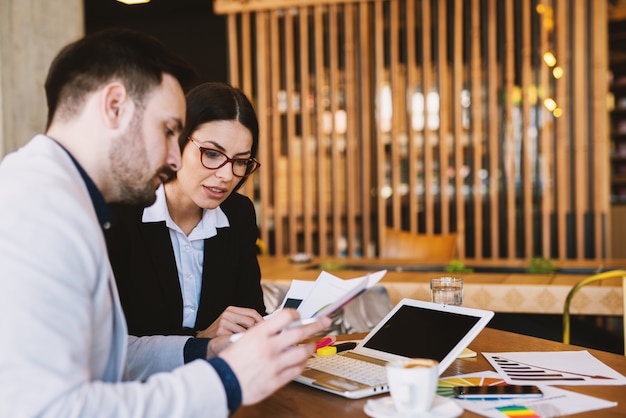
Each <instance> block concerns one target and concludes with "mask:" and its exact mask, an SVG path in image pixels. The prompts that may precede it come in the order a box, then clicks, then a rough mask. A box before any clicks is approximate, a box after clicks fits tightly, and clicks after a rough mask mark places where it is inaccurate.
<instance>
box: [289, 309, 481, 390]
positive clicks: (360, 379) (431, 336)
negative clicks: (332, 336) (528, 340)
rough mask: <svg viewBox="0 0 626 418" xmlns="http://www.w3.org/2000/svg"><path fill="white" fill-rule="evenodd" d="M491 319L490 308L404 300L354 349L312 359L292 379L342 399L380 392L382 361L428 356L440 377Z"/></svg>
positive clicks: (384, 387)
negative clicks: (486, 309) (437, 364)
mask: <svg viewBox="0 0 626 418" xmlns="http://www.w3.org/2000/svg"><path fill="white" fill-rule="evenodd" d="M492 317H493V312H491V311H485V310H481V309H473V308H465V307H461V306H449V305H441V304H437V303H431V302H424V301H419V300H413V299H403V300H401V301H400V302H399V303H398V304H397V305H396V306H395V307H394V308H393V309H392V310H391V312H389V314H387V316H385V318H383V319H382V321H380V323H378V325H376V327H375V328H374V329H373V330H372V331H370V332H369V333H368V334H367V336H366V337H365V338H364V339H363V340H362V341H361V342H360V343H359V344H358V345H357V347H356V348H354V349H353V350H350V351H345V352H343V353H339V354H335V355H332V356H324V357H320V356H314V357H312V358H311V359H309V361H308V362H307V368H306V369H305V370H304V372H303V373H302V375H301V376H299V377H298V378H296V379H295V380H296V381H297V382H300V383H303V384H305V385H308V386H312V387H315V388H318V389H321V390H325V391H327V392H332V393H335V394H337V395H341V396H344V397H346V398H354V399H356V398H363V397H366V396H371V395H377V394H380V393H385V392H388V391H389V386H388V385H387V378H386V374H385V367H384V365H385V363H386V362H388V361H390V360H394V359H401V358H411V357H423V358H432V359H435V360H437V361H439V374H440V375H441V373H443V372H444V371H445V370H446V369H447V368H448V366H450V364H451V363H452V362H453V361H454V360H455V359H456V357H457V356H458V355H459V354H461V352H462V351H463V350H464V349H465V348H466V347H467V346H468V345H469V343H470V342H471V341H472V340H473V339H474V338H475V337H476V336H477V335H478V333H479V332H480V331H481V330H482V329H483V328H484V327H485V326H486V325H487V323H488V322H489V321H490V320H491V318H492Z"/></svg>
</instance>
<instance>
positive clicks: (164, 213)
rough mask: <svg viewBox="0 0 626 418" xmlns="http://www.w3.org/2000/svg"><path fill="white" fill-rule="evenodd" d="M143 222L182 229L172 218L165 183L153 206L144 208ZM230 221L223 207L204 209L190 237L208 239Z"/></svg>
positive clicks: (158, 192)
mask: <svg viewBox="0 0 626 418" xmlns="http://www.w3.org/2000/svg"><path fill="white" fill-rule="evenodd" d="M141 220H142V222H144V223H149V222H165V225H166V226H167V227H168V228H170V229H175V230H177V231H180V228H179V227H178V225H176V223H174V221H173V220H172V218H171V217H170V213H169V211H168V209H167V200H166V198H165V188H164V187H163V185H161V186H159V188H158V189H157V191H156V201H155V202H154V204H152V206H149V207H147V208H145V209H144V210H143V216H142V218H141ZM229 226H230V223H229V222H228V217H227V216H226V214H225V213H224V211H222V208H221V207H219V206H218V207H216V208H215V209H204V210H203V213H202V219H200V222H199V223H198V225H196V227H195V228H194V229H193V231H191V233H190V234H189V239H190V240H193V239H206V238H211V237H213V236H215V235H217V228H228V227H229Z"/></svg>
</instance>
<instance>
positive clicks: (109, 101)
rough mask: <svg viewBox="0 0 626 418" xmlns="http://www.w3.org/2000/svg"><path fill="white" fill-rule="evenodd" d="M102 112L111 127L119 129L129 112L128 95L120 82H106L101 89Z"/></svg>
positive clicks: (129, 102)
mask: <svg viewBox="0 0 626 418" xmlns="http://www.w3.org/2000/svg"><path fill="white" fill-rule="evenodd" d="M102 97H103V103H102V106H103V114H104V118H105V123H106V124H107V126H108V127H109V128H111V129H119V128H120V127H121V126H122V125H123V124H124V120H125V119H126V118H127V117H128V115H129V113H130V112H131V107H132V106H130V105H131V103H132V100H130V97H129V96H128V91H127V90H126V87H124V85H122V84H120V83H111V84H108V85H107V86H106V87H105V88H104V91H103V96H102Z"/></svg>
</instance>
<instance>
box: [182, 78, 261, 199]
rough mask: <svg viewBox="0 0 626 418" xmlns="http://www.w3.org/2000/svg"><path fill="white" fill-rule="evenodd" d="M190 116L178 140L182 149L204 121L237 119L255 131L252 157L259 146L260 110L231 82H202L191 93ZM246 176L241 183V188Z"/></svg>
mask: <svg viewBox="0 0 626 418" xmlns="http://www.w3.org/2000/svg"><path fill="white" fill-rule="evenodd" d="M186 99H187V116H186V122H185V126H184V128H183V130H182V132H181V134H180V137H179V140H178V143H179V145H180V151H181V153H182V152H183V149H184V148H185V146H186V145H187V143H188V138H189V137H190V136H191V134H192V133H193V132H194V131H195V130H196V129H198V127H199V126H200V125H202V124H204V123H207V122H212V121H220V120H234V121H237V122H239V123H241V124H242V125H243V126H245V127H246V128H247V129H248V130H249V131H250V134H252V148H251V150H250V151H251V155H250V156H251V157H255V156H256V153H257V149H258V147H259V123H258V120H257V117H256V112H255V111H254V107H253V106H252V103H250V100H248V98H247V97H246V95H245V94H243V92H242V91H241V90H239V89H237V88H236V87H233V86H231V85H230V84H226V83H220V82H209V83H203V84H200V85H198V86H196V87H194V88H193V89H191V90H190V91H189V93H187V96H186ZM245 180H246V179H245V178H243V179H241V181H240V182H239V184H238V185H237V188H239V187H240V186H241V185H242V184H243V182H244V181H245Z"/></svg>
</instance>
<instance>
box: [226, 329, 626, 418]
mask: <svg viewBox="0 0 626 418" xmlns="http://www.w3.org/2000/svg"><path fill="white" fill-rule="evenodd" d="M363 336H364V335H363V334H359V335H352V336H347V338H362V337H363ZM469 347H470V348H471V349H472V350H474V351H476V352H477V353H478V356H477V357H476V358H470V359H457V360H456V361H455V362H454V363H452V365H451V366H450V367H449V368H448V369H447V370H446V371H445V372H444V374H443V376H454V375H459V374H466V373H474V372H482V371H493V368H492V367H491V365H490V364H489V362H487V360H486V359H485V358H484V357H483V356H482V355H481V354H480V353H481V352H500V351H563V350H579V349H583V348H581V347H576V346H572V345H566V344H562V343H558V342H554V341H549V340H543V339H540V338H534V337H528V336H525V335H520V334H513V333H510V332H506V331H499V330H495V329H491V328H485V329H484V330H483V331H482V332H481V333H480V334H479V335H478V337H476V339H475V340H474V341H473V342H472V344H470V346H469ZM589 352H590V353H591V354H593V355H594V356H595V357H596V358H597V359H598V360H600V361H602V362H604V363H605V364H606V365H608V366H609V367H612V368H613V369H615V370H616V371H618V372H619V373H621V374H622V375H626V356H622V355H618V354H612V353H606V352H603V351H598V350H591V349H590V350H589ZM560 387H562V388H564V389H567V390H571V391H574V392H579V393H583V394H586V395H591V396H595V397H598V398H602V399H606V400H609V401H616V402H618V405H617V406H616V407H613V408H607V409H601V410H598V411H590V412H587V413H583V414H576V415H573V416H576V417H594V418H597V417H603V418H605V417H606V418H611V417H615V418H617V417H621V418H623V417H625V416H626V386H560ZM379 396H387V395H379ZM367 399H372V398H365V399H357V400H353V399H345V398H342V397H340V396H337V395H333V394H331V393H327V392H324V391H321V390H317V389H313V388H310V387H308V386H304V385H301V384H299V383H295V382H293V383H290V384H288V385H287V386H285V387H284V388H282V389H281V390H279V391H278V392H276V393H275V394H274V395H272V396H271V397H269V398H268V399H266V400H265V401H263V402H261V403H259V404H257V405H253V406H247V407H242V408H240V409H239V410H238V411H237V413H236V414H235V415H233V417H235V418H246V417H259V418H261V417H272V418H281V417H285V418H294V417H302V418H316V417H320V418H334V417H342V418H350V417H366V416H367V415H366V414H365V412H363V407H364V405H365V402H367ZM462 416H463V417H480V416H481V415H477V414H474V413H472V412H469V411H465V412H464V413H463V415H462Z"/></svg>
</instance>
